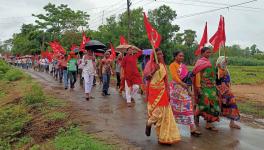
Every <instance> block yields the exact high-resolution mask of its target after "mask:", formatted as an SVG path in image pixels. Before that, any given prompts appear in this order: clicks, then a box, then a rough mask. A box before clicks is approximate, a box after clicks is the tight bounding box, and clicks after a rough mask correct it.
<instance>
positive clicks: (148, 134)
mask: <svg viewBox="0 0 264 150" xmlns="http://www.w3.org/2000/svg"><path fill="white" fill-rule="evenodd" d="M145 134H146V136H150V134H151V126H148V125H146V129H145Z"/></svg>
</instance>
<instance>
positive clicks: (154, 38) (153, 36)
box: [144, 13, 161, 48]
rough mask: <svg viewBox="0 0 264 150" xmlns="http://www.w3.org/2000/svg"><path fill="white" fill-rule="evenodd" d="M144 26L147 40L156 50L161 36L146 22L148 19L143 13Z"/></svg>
mask: <svg viewBox="0 0 264 150" xmlns="http://www.w3.org/2000/svg"><path fill="white" fill-rule="evenodd" d="M144 24H145V28H146V31H147V35H148V39H149V41H150V43H151V45H153V46H154V48H158V47H159V45H160V41H161V36H160V35H159V33H158V32H157V31H156V30H155V29H154V28H153V27H152V25H151V24H150V22H149V21H148V18H147V16H146V14H145V13H144Z"/></svg>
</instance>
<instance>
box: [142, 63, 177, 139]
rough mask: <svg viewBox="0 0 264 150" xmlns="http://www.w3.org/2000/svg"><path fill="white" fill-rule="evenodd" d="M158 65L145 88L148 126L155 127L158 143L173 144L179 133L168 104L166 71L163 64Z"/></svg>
mask: <svg viewBox="0 0 264 150" xmlns="http://www.w3.org/2000/svg"><path fill="white" fill-rule="evenodd" d="M159 65H160V69H159V70H158V71H156V72H155V74H154V75H153V77H152V79H151V81H150V83H149V85H148V87H147V91H148V96H147V100H148V105H147V108H148V124H149V125H151V124H154V125H155V127H156V133H157V136H158V141H159V142H160V143H163V144H173V143H176V142H178V141H180V133H179V130H178V128H177V125H176V122H175V120H174V116H173V113H172V109H171V106H170V104H169V97H168V96H169V95H168V93H169V92H168V88H167V87H166V86H167V85H166V84H167V83H166V78H167V71H166V68H165V66H164V65H163V64H159Z"/></svg>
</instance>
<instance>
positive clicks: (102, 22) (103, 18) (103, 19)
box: [102, 10, 104, 25]
mask: <svg viewBox="0 0 264 150" xmlns="http://www.w3.org/2000/svg"><path fill="white" fill-rule="evenodd" d="M103 24H104V10H103V15H102V25H103Z"/></svg>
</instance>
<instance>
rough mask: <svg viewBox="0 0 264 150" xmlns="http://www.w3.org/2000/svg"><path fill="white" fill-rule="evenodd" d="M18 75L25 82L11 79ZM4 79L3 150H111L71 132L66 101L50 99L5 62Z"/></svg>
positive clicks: (0, 94) (0, 69)
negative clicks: (27, 149)
mask: <svg viewBox="0 0 264 150" xmlns="http://www.w3.org/2000/svg"><path fill="white" fill-rule="evenodd" d="M10 72H11V73H10ZM14 72H16V73H17V74H19V75H20V77H22V78H17V77H18V76H16V77H15V78H9V76H11V75H14V74H13V73H14ZM0 77H1V78H0V90H1V91H0V98H1V100H0V150H11V149H24V148H25V147H27V148H29V147H31V148H30V149H31V150H40V149H58V150H61V149H64V150H65V149H67V150H74V149H75V148H77V149H90V148H91V149H93V148H94V149H95V150H96V149H98V150H99V149H100V150H101V149H107V150H108V149H111V147H110V146H107V145H105V144H103V143H102V142H99V141H98V140H96V139H93V138H91V137H90V136H89V135H87V134H85V133H82V132H81V130H80V129H78V128H69V127H70V126H71V120H69V119H68V116H69V114H68V112H67V111H66V109H65V108H66V107H67V105H66V103H65V101H61V100H58V99H56V98H54V97H52V96H47V95H46V94H45V92H43V91H42V88H41V86H40V85H38V84H37V83H35V82H34V81H33V80H32V79H31V78H30V77H29V76H27V75H25V74H23V73H22V72H21V71H19V70H17V69H15V68H12V67H10V66H9V65H7V64H6V63H5V62H3V61H1V60H0ZM9 79H10V80H9ZM18 79H20V80H18ZM68 128H69V129H68ZM32 129H33V130H32ZM59 129H60V132H59ZM46 132H49V134H47V135H48V138H47V137H45V135H46ZM43 135H44V136H43ZM56 135H57V136H56ZM41 136H43V137H44V138H40V137H41ZM53 138H55V139H53ZM37 139H38V140H37ZM53 140H54V141H53ZM64 146H66V147H64Z"/></svg>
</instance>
